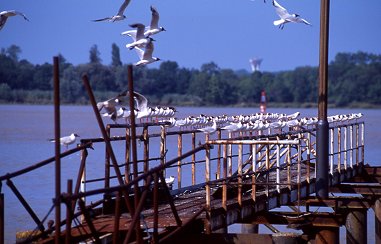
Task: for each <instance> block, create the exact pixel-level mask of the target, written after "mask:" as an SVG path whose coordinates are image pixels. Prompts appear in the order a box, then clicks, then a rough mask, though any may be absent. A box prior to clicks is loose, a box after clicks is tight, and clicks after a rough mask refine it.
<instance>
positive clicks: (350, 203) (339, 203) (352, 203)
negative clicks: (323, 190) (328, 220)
mask: <svg viewBox="0 0 381 244" xmlns="http://www.w3.org/2000/svg"><path fill="white" fill-rule="evenodd" d="M373 202H374V200H373V199H371V198H366V197H356V196H347V197H341V196H339V197H337V196H330V197H329V198H328V199H320V198H309V199H307V200H305V201H303V203H302V204H305V205H306V206H307V207H310V206H316V207H317V206H320V207H331V208H339V209H362V208H364V209H369V208H371V206H372V205H373Z"/></svg>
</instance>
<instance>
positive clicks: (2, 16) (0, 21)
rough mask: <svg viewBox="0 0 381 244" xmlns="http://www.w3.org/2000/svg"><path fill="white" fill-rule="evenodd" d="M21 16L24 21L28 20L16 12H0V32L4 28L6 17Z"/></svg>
mask: <svg viewBox="0 0 381 244" xmlns="http://www.w3.org/2000/svg"><path fill="white" fill-rule="evenodd" d="M16 15H21V16H22V17H24V19H25V20H27V21H29V19H28V18H27V17H26V16H25V14H23V13H21V12H18V11H16V10H6V11H2V12H0V30H1V29H2V28H3V27H4V25H5V23H6V22H7V19H8V17H11V16H16Z"/></svg>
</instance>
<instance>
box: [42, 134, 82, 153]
mask: <svg viewBox="0 0 381 244" xmlns="http://www.w3.org/2000/svg"><path fill="white" fill-rule="evenodd" d="M77 137H79V135H77V134H75V133H71V135H70V136H64V137H61V138H60V144H61V145H64V146H66V150H67V149H68V146H69V145H70V144H73V143H74V142H75V140H76V138H77ZM49 141H51V142H55V140H54V139H49Z"/></svg>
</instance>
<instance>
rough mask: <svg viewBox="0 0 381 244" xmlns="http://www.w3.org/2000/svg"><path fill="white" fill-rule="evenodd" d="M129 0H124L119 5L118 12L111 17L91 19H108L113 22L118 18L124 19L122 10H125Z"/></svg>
mask: <svg viewBox="0 0 381 244" xmlns="http://www.w3.org/2000/svg"><path fill="white" fill-rule="evenodd" d="M130 1H131V0H124V2H123V4H122V5H121V6H120V8H119V10H118V13H117V14H116V15H114V16H111V17H106V18H102V19H96V20H93V21H96V22H99V21H105V20H108V21H110V22H115V21H119V20H124V19H125V18H126V16H125V15H124V11H125V10H126V8H127V6H128V4H130Z"/></svg>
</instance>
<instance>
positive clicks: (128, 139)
mask: <svg viewBox="0 0 381 244" xmlns="http://www.w3.org/2000/svg"><path fill="white" fill-rule="evenodd" d="M125 149H126V152H125V163H126V166H125V167H124V182H125V183H126V184H127V183H128V182H130V175H131V167H130V157H131V156H130V155H131V153H130V151H131V137H130V128H126V148H125Z"/></svg>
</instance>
